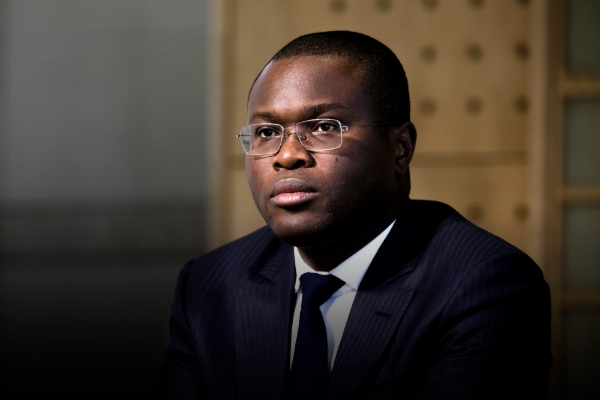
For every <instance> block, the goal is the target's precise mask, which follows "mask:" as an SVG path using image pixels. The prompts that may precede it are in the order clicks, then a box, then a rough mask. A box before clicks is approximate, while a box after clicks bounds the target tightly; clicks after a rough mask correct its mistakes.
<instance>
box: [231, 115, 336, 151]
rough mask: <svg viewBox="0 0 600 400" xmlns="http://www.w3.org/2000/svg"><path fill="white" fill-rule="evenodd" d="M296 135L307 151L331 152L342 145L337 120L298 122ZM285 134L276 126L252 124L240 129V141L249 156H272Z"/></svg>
mask: <svg viewBox="0 0 600 400" xmlns="http://www.w3.org/2000/svg"><path fill="white" fill-rule="evenodd" d="M295 127H296V134H297V136H298V139H299V140H300V143H302V145H303V146H304V148H306V149H307V150H309V151H325V150H333V149H336V148H338V147H340V146H341V144H342V125H341V123H340V122H339V121H337V120H331V119H312V120H308V121H302V122H298V123H297V124H296V126H295ZM284 137H286V136H285V134H284V128H283V126H281V125H277V124H253V125H247V126H245V127H243V128H242V131H241V132H240V139H241V141H242V146H243V147H244V151H245V152H246V153H248V154H250V155H266V154H274V153H277V151H279V148H280V147H281V144H282V143H283V139H284Z"/></svg>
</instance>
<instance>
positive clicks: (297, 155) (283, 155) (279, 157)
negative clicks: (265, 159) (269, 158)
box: [273, 127, 314, 170]
mask: <svg viewBox="0 0 600 400" xmlns="http://www.w3.org/2000/svg"><path fill="white" fill-rule="evenodd" d="M285 130H286V131H287V130H290V131H291V132H290V133H289V134H288V135H285V131H284V137H283V143H282V144H281V148H280V149H279V152H278V153H277V154H275V156H273V168H275V169H276V170H278V169H280V168H284V169H296V168H302V167H304V168H306V167H310V166H312V165H313V164H314V159H313V156H312V153H311V152H309V151H308V150H306V149H305V148H304V146H302V143H300V139H299V136H302V134H300V135H298V134H297V133H296V132H295V131H293V127H291V128H286V129H285ZM303 139H305V138H304V137H303Z"/></svg>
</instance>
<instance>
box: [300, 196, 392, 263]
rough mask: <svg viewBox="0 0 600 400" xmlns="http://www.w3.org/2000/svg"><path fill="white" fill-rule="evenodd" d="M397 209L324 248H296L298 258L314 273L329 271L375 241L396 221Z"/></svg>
mask: <svg viewBox="0 0 600 400" xmlns="http://www.w3.org/2000/svg"><path fill="white" fill-rule="evenodd" d="M396 215H397V209H396V208H393V210H390V212H389V213H388V214H387V215H386V216H385V218H382V219H381V220H380V221H379V222H378V223H377V224H375V225H373V226H371V227H370V228H367V229H360V230H359V231H360V232H356V231H353V232H352V234H350V235H345V238H344V240H338V241H336V242H334V243H329V244H328V245H326V246H321V247H311V248H298V252H299V253H300V256H301V257H302V259H303V260H304V262H306V264H308V265H309V266H310V267H311V268H312V269H314V270H315V271H327V272H328V271H331V270H332V269H334V268H335V267H337V266H338V265H340V264H341V263H342V262H344V261H345V260H346V259H348V258H349V257H350V256H352V255H353V254H354V253H356V252H357V251H359V250H360V249H362V248H363V247H365V246H366V245H367V244H369V242H371V241H372V240H373V239H375V238H376V237H377V236H379V234H380V233H381V232H383V231H384V230H385V229H386V228H387V227H388V226H390V224H391V223H392V222H393V221H394V220H395V219H396Z"/></svg>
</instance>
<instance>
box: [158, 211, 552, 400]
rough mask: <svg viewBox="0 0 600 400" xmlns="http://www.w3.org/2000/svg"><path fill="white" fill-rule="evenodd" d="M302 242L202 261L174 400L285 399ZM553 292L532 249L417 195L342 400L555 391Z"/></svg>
mask: <svg viewBox="0 0 600 400" xmlns="http://www.w3.org/2000/svg"><path fill="white" fill-rule="evenodd" d="M294 278H295V277H294V265H293V254H292V248H291V247H290V246H288V245H286V244H285V243H283V242H281V241H280V240H279V239H277V238H276V237H275V236H274V235H273V233H272V232H271V231H270V229H269V228H266V227H265V228H263V229H260V230H258V231H257V232H255V233H253V234H251V235H249V236H246V237H245V238H242V239H240V240H238V241H235V242H232V243H230V244H228V245H226V246H224V247H222V248H220V249H217V250H215V251H213V252H211V253H208V254H206V255H205V256H203V257H200V258H199V259H197V260H194V261H191V262H190V263H188V264H187V265H186V266H185V267H184V269H183V270H182V273H181V276H180V279H179V282H178V286H177V289H176V298H175V302H174V305H173V309H172V317H171V323H170V329H171V344H170V346H169V348H168V350H167V353H166V362H165V364H164V365H163V369H162V371H161V375H160V385H159V389H160V390H159V394H160V395H161V396H162V397H163V398H169V397H171V398H210V399H213V398H214V399H233V398H250V399H252V398H257V399H259V398H260V399H269V398H272V399H280V398H285V396H286V390H287V379H288V372H289V371H288V370H289V346H290V324H291V321H290V319H291V314H292V304H293V302H292V299H293V297H292V296H293V282H294ZM549 307H550V306H549V292H548V287H547V285H546V283H545V282H544V279H543V276H542V274H541V271H540V270H539V268H538V267H537V266H536V265H535V264H534V263H533V261H531V260H530V259H529V258H528V257H527V256H526V255H525V254H523V253H522V252H520V251H519V250H518V249H516V248H514V247H513V246H511V245H510V244H508V243H506V242H504V241H502V240H501V239H499V238H497V237H495V236H493V235H491V234H489V233H487V232H485V231H483V230H481V229H479V228H477V227H475V226H474V225H472V224H471V223H469V222H468V221H466V220H465V219H464V218H462V217H461V216H460V215H459V214H458V213H456V212H455V211H454V210H452V209H451V208H450V207H448V206H446V205H443V204H441V203H435V202H424V201H410V202H409V204H408V205H407V206H406V207H405V208H404V210H403V212H402V213H401V214H400V215H399V216H398V221H397V223H396V224H395V226H394V228H393V229H392V231H391V232H390V234H389V235H388V237H387V239H386V240H385V241H384V243H383V244H382V246H381V248H380V250H379V251H378V253H377V255H376V256H375V258H374V260H373V262H372V264H371V267H370V268H369V270H368V271H367V274H366V275H365V278H364V279H363V282H362V283H361V286H360V287H359V289H358V292H357V295H356V298H355V301H354V303H353V307H352V310H351V313H350V316H349V318H348V322H347V325H346V329H345V331H344V334H343V337H342V340H341V342H340V346H339V349H338V354H337V358H336V362H335V364H334V367H333V370H332V372H331V383H330V387H329V391H328V399H342V398H343V399H353V398H361V399H362V398H370V399H397V398H402V399H493V398H498V399H504V398H511V399H514V398H527V399H540V398H547V390H546V385H547V374H548V369H549V366H550V363H551V357H550V352H549V321H550V308H549Z"/></svg>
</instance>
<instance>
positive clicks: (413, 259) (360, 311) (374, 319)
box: [328, 201, 446, 399]
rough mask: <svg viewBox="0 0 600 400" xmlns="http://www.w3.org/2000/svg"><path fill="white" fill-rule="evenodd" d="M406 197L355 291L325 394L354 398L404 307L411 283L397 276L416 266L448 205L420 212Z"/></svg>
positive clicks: (404, 309)
mask: <svg viewBox="0 0 600 400" xmlns="http://www.w3.org/2000/svg"><path fill="white" fill-rule="evenodd" d="M420 204H421V203H420V202H413V201H409V202H408V203H407V204H406V205H405V207H403V209H402V212H401V214H400V215H399V216H398V219H397V221H396V223H395V224H394V228H393V229H392V230H391V231H390V233H389V235H388V237H387V238H386V239H385V241H384V242H383V244H382V245H381V247H380V249H379V251H378V252H377V254H376V255H375V258H374V259H373V262H372V263H371V266H370V267H369V269H368V270H367V273H366V274H365V277H364V279H363V280H362V282H361V284H360V287H359V288H358V291H357V293H356V297H355V299H354V303H353V304H352V310H351V311H350V315H349V317H348V321H347V323H346V327H345V328H344V334H343V336H342V340H341V342H340V345H339V348H338V352H337V356H336V360H335V363H334V366H333V370H332V371H331V382H330V387H329V392H328V393H329V396H328V398H329V399H333V398H354V397H355V396H356V395H357V391H358V390H359V388H360V385H361V384H362V383H363V381H364V379H365V378H366V377H367V375H368V374H369V372H370V371H371V370H372V369H373V368H374V367H375V365H376V363H377V362H378V361H379V360H380V359H381V357H382V356H383V355H384V353H385V351H386V349H387V347H388V345H389V344H390V341H391V340H392V338H393V335H394V332H396V330H397V327H398V324H399V323H400V322H401V319H402V316H403V315H404V313H405V312H406V310H407V308H408V306H409V304H410V301H411V299H412V297H413V294H414V288H412V287H408V286H405V285H403V284H402V283H401V282H402V279H401V277H402V276H404V275H406V274H409V273H410V272H411V271H412V270H413V269H414V268H415V267H416V266H417V263H418V260H419V255H420V254H421V253H422V252H423V250H424V247H425V246H426V245H427V244H428V243H429V241H430V238H431V236H432V235H433V233H434V231H435V229H436V227H437V226H438V224H439V222H440V221H441V220H442V219H443V216H444V215H445V214H446V210H445V209H443V208H441V209H440V210H439V211H438V210H437V209H434V208H433V207H431V206H430V207H429V210H433V212H430V213H428V214H427V215H426V214H424V213H423V212H422V211H421V210H422V205H420Z"/></svg>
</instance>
